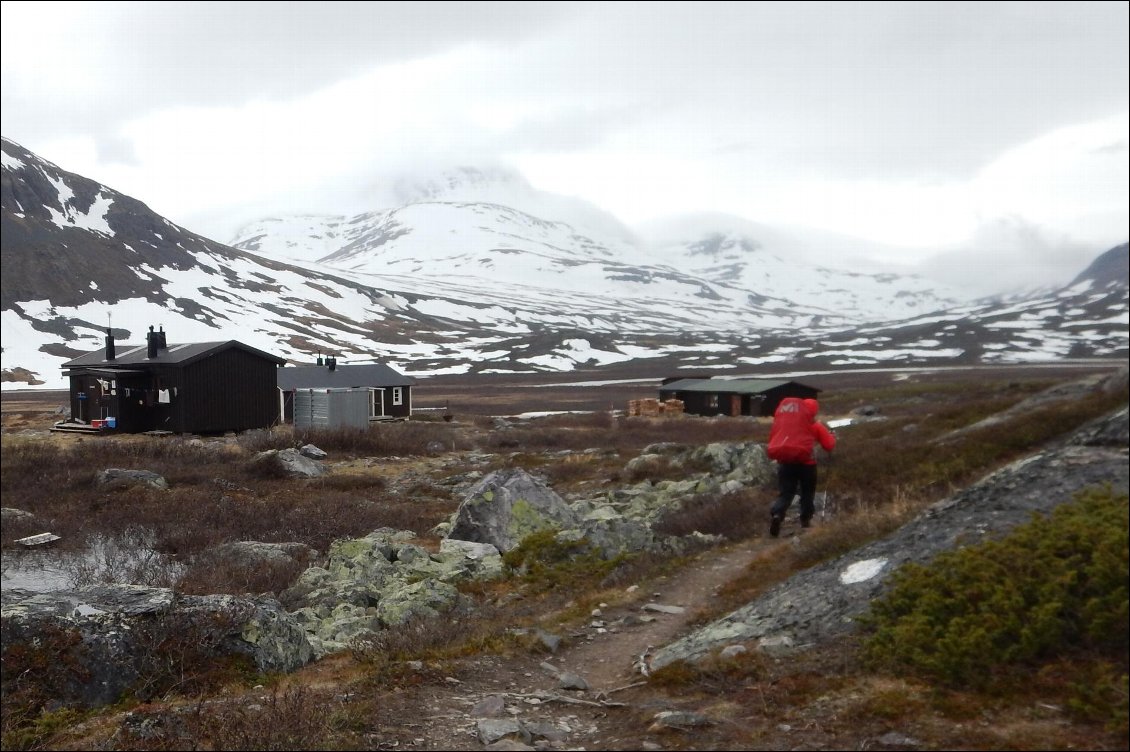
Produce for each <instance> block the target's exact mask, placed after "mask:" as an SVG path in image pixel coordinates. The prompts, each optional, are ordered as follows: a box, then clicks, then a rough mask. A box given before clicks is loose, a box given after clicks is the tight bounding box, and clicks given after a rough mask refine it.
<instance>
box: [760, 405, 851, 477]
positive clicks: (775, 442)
mask: <svg viewBox="0 0 1130 752" xmlns="http://www.w3.org/2000/svg"><path fill="white" fill-rule="evenodd" d="M819 411H820V403H818V402H817V401H816V400H814V399H804V400H802V399H801V398H800V397H786V398H785V399H783V400H781V404H779V405H778V406H777V411H776V412H775V413H773V426H772V428H770V429H769V445H768V446H767V447H766V452H767V453H768V455H769V459H772V460H776V461H777V462H784V463H788V464H802V465H815V464H816V457H815V456H814V455H813V449H814V448H815V446H816V442H820V446H822V447H824V449H825V451H828V452H830V451H832V450H833V449H834V448H835V447H836V437H835V435H833V434H832V432H831V431H829V430H828V428H827V427H826V426H825V425H824V424H823V423H817V422H816V414H817V413H818V412H819Z"/></svg>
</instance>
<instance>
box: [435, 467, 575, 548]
mask: <svg viewBox="0 0 1130 752" xmlns="http://www.w3.org/2000/svg"><path fill="white" fill-rule="evenodd" d="M577 522H578V519H577V517H576V515H575V514H574V513H573V511H572V510H571V509H570V508H569V505H568V504H566V503H565V501H564V499H562V498H561V497H560V496H558V495H557V493H556V492H554V491H553V489H551V488H550V487H549V486H547V485H545V484H544V483H542V482H541V481H539V480H538V479H537V478H534V477H533V476H532V475H530V474H529V473H527V472H526V471H525V470H522V469H508V470H496V471H494V472H492V473H490V474H489V475H487V476H486V477H484V478H483V479H482V480H481V481H479V482H478V483H476V484H475V485H474V486H472V487H471V489H470V490H469V491H468V492H467V495H466V496H465V497H464V499H463V502H462V503H461V504H460V505H459V509H458V510H457V511H456V513H455V521H454V523H453V524H452V527H451V531H450V532H449V533H448V534H447V536H446V537H448V538H454V539H456V540H466V541H473V542H476V543H490V544H491V545H493V546H494V547H495V548H497V549H498V550H499V551H500V552H502V553H506V552H507V551H509V550H510V549H512V548H514V547H516V546H517V545H518V544H519V543H521V542H522V539H523V538H525V537H526V536H528V535H530V534H531V533H536V532H539V531H541V530H546V529H557V530H560V529H564V528H571V527H575V526H576V525H577Z"/></svg>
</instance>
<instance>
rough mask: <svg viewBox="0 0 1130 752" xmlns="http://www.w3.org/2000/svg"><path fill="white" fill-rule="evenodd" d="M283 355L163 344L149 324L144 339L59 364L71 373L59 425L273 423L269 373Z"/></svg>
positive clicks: (156, 427) (188, 429) (194, 429)
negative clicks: (66, 416) (65, 417)
mask: <svg viewBox="0 0 1130 752" xmlns="http://www.w3.org/2000/svg"><path fill="white" fill-rule="evenodd" d="M284 363H286V360H285V359H284V358H280V357H278V356H276V355H272V354H270V353H267V352H263V351H262V350H257V349H255V348H254V347H250V346H248V345H245V344H243V343H242V342H238V341H236V340H228V341H226V342H195V343H184V344H174V345H173V346H171V347H170V346H168V344H167V340H166V334H165V331H164V328H163V327H162V329H161V330H160V331H156V332H155V331H153V327H149V332H148V334H147V335H146V344H144V345H120V346H119V345H117V344H116V343H115V342H114V336H113V334H112V333H111V332H110V331H107V332H106V346H105V348H104V349H102V350H96V351H95V352H92V353H87V354H86V355H81V356H79V357H77V358H75V359H73V360H69V361H67V362H66V363H64V364H63V368H64V369H65V370H64V375H65V376H68V377H70V401H71V419H70V421H68V423H67V424H66V425H63V424H60V425H59V426H57V427H58V428H76V427H77V428H83V427H90V428H96V429H100V430H109V431H119V432H125V433H142V432H146V431H169V432H172V433H202V434H206V433H223V432H227V431H246V430H248V429H252V428H267V427H269V426H271V425H274V424H275V423H276V422H278V419H279V400H278V386H277V382H276V378H277V377H276V371H278V368H279V366H281V365H283V364H284Z"/></svg>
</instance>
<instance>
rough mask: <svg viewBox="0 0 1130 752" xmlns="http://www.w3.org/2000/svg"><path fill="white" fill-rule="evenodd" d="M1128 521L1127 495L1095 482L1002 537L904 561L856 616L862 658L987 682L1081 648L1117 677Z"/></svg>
mask: <svg viewBox="0 0 1130 752" xmlns="http://www.w3.org/2000/svg"><path fill="white" fill-rule="evenodd" d="M1127 528H1128V524H1127V496H1126V495H1125V494H1121V495H1118V494H1115V493H1114V492H1113V491H1112V490H1111V489H1110V488H1109V487H1108V488H1106V489H1094V488H1092V489H1089V490H1087V491H1084V492H1081V493H1080V494H1078V495H1077V496H1076V498H1075V500H1074V501H1073V502H1071V503H1067V504H1064V505H1061V506H1060V507H1058V508H1057V509H1055V510H1054V511H1053V512H1052V514H1051V515H1050V516H1048V517H1042V516H1038V515H1037V516H1034V518H1033V520H1032V521H1031V522H1029V523H1028V524H1025V525H1021V526H1019V527H1017V528H1016V529H1014V530H1013V531H1012V532H1011V533H1010V534H1009V535H1007V536H1006V537H1004V538H1001V539H999V540H994V541H987V542H985V543H983V544H980V545H977V546H970V547H968V548H964V549H961V550H957V551H950V552H946V553H943V554H941V555H939V556H938V557H937V558H936V559H935V560H934V561H933V562H932V563H931V564H930V565H929V566H921V565H917V564H908V565H905V566H903V567H902V568H901V569H900V570H899V571H897V572H895V573H894V575H893V576H892V583H891V584H892V587H891V590H890V591H889V592H888V593H887V594H886V595H885V596H884V597H883V598H880V599H878V600H877V601H876V602H875V603H873V604H872V608H871V611H870V613H869V614H868V615H866V616H865V617H864V618H863V619H862V623H863V624H864V626H865V627H866V628H867V629H868V632H869V635H868V637H867V639H866V640H865V649H864V655H865V658H866V660H867V661H868V662H869V663H871V664H872V665H874V666H879V667H889V668H907V669H910V670H911V671H913V672H915V673H918V674H920V675H923V676H925V677H927V678H930V679H933V680H936V681H939V682H941V683H943V684H946V685H949V686H971V687H980V688H988V687H990V686H991V685H992V684H993V683H994V680H996V679H999V678H1004V677H1008V676H1009V675H1010V674H1011V675H1013V676H1015V675H1016V674H1017V673H1024V672H1026V671H1027V670H1028V669H1029V668H1031V667H1035V666H1037V665H1038V664H1039V663H1041V662H1046V661H1049V660H1054V659H1055V658H1057V657H1059V656H1062V655H1066V654H1070V653H1078V652H1083V651H1085V652H1087V653H1089V654H1098V655H1103V656H1107V657H1109V658H1111V659H1113V660H1115V661H1116V662H1118V663H1119V664H1121V666H1122V676H1121V678H1118V679H1112V681H1114V682H1116V683H1117V682H1123V683H1124V682H1125V681H1126V679H1125V670H1126V669H1125V667H1126V656H1127V638H1128V636H1130V635H1128V628H1127V618H1128V609H1127V603H1128V595H1127V571H1128V565H1127ZM1094 689H1095V688H1092V690H1094ZM1109 694H1112V695H1114V696H1117V695H1118V692H1117V691H1116V692H1113V693H1109ZM1098 696H1106V695H1104V693H1103V692H1101V691H1093V692H1092V694H1091V696H1090V697H1089V698H1087V699H1086V701H1087V704H1088V705H1089V706H1093V704H1094V702H1095V701H1096V700H1095V697H1098ZM1121 698H1122V699H1121V703H1122V713H1123V716H1125V710H1126V707H1125V705H1126V696H1125V693H1122V694H1121Z"/></svg>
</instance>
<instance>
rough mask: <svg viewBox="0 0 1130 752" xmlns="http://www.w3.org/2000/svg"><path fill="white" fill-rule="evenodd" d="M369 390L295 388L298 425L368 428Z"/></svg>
mask: <svg viewBox="0 0 1130 752" xmlns="http://www.w3.org/2000/svg"><path fill="white" fill-rule="evenodd" d="M370 391H371V390H369V389H348V388H346V389H296V390H294V427H295V428H368V427H369V401H370V399H371V396H370V394H369V392H370Z"/></svg>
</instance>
